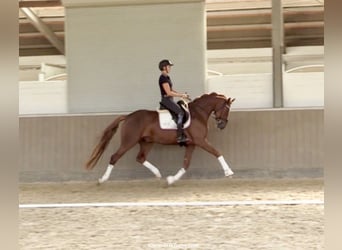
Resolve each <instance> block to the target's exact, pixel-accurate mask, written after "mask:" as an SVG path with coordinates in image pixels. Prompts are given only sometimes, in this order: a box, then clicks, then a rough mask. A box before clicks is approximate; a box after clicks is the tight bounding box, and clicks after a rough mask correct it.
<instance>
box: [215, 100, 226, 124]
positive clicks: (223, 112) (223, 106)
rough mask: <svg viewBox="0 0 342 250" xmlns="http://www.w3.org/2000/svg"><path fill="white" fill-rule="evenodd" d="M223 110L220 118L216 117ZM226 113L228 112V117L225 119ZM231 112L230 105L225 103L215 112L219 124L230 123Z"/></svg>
mask: <svg viewBox="0 0 342 250" xmlns="http://www.w3.org/2000/svg"><path fill="white" fill-rule="evenodd" d="M221 110H223V111H222V112H221V114H220V117H217V116H216V113H217V112H220V111H221ZM225 111H227V116H226V117H225V118H223V117H224V114H225V113H226V112H225ZM229 111H230V105H228V103H227V102H226V101H225V102H224V103H223V105H222V106H221V107H220V108H219V109H218V110H217V111H216V110H215V120H216V121H217V122H218V123H221V122H228V113H229Z"/></svg>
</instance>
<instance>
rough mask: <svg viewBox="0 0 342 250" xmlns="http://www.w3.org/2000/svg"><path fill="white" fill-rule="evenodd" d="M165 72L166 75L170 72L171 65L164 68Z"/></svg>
mask: <svg viewBox="0 0 342 250" xmlns="http://www.w3.org/2000/svg"><path fill="white" fill-rule="evenodd" d="M165 70H166V72H167V73H170V71H171V65H167V66H166V67H165Z"/></svg>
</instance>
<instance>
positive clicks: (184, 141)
mask: <svg viewBox="0 0 342 250" xmlns="http://www.w3.org/2000/svg"><path fill="white" fill-rule="evenodd" d="M189 141H190V140H189V138H187V137H186V136H185V135H182V136H179V137H177V143H178V144H179V145H180V146H186V145H187V142H189Z"/></svg>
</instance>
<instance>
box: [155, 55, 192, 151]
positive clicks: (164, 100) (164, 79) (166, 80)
mask: <svg viewBox="0 0 342 250" xmlns="http://www.w3.org/2000/svg"><path fill="white" fill-rule="evenodd" d="M171 66H173V64H172V63H171V62H170V61H169V60H167V59H164V60H162V61H160V62H159V69H160V71H161V75H160V77H159V87H160V94H161V104H162V105H163V106H165V107H166V108H167V109H169V110H171V111H172V112H174V113H175V114H177V117H178V119H177V142H178V143H179V144H180V145H184V144H185V143H186V142H187V141H188V139H187V138H186V136H185V134H184V132H183V117H184V111H183V110H182V109H181V108H180V107H179V105H178V104H176V103H175V102H174V100H173V97H182V98H189V96H188V95H187V94H181V93H178V92H177V91H175V90H173V89H172V81H171V78H170V76H169V75H168V74H169V73H170V71H171Z"/></svg>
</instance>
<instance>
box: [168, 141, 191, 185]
mask: <svg viewBox="0 0 342 250" xmlns="http://www.w3.org/2000/svg"><path fill="white" fill-rule="evenodd" d="M194 149H195V145H188V146H187V147H186V150H185V156H184V162H183V168H181V169H180V170H178V172H177V174H175V175H173V176H172V175H171V176H168V177H167V178H166V180H167V184H169V185H171V184H173V183H175V182H176V181H178V180H179V179H180V178H181V177H182V176H183V175H184V174H185V172H186V170H187V169H188V168H189V166H190V161H191V157H192V153H193V151H194Z"/></svg>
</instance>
